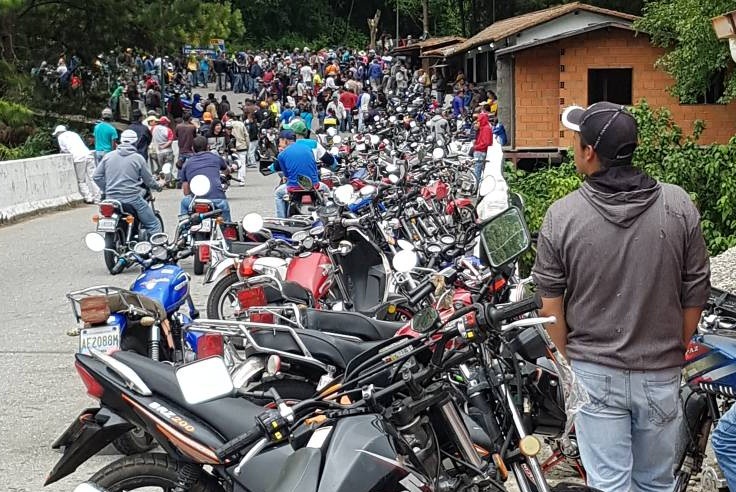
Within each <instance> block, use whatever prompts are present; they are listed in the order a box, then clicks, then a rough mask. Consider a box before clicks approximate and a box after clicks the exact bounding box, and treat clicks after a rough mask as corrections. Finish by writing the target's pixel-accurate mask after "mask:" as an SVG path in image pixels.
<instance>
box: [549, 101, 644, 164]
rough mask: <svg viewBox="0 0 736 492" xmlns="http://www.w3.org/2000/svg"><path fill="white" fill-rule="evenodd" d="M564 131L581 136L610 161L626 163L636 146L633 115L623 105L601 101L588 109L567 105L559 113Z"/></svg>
mask: <svg viewBox="0 0 736 492" xmlns="http://www.w3.org/2000/svg"><path fill="white" fill-rule="evenodd" d="M562 124H563V125H564V126H565V128H569V129H570V130H572V131H575V132H578V133H580V135H582V136H583V138H584V139H585V141H586V142H588V144H589V145H591V146H592V147H593V150H595V151H596V153H597V154H598V155H599V156H601V157H603V158H605V159H607V160H609V161H611V162H613V163H617V162H618V163H621V164H628V163H630V162H631V158H632V156H633V155H634V151H635V150H636V146H637V143H638V138H637V136H638V130H637V127H636V120H635V119H634V116H632V114H631V113H630V112H629V111H628V110H627V109H626V107H625V106H622V105H620V104H614V103H611V102H607V101H603V102H598V103H595V104H591V105H590V106H588V108H587V109H585V108H581V107H580V106H570V107H568V108H565V111H563V112H562Z"/></svg>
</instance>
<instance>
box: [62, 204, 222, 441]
mask: <svg viewBox="0 0 736 492" xmlns="http://www.w3.org/2000/svg"><path fill="white" fill-rule="evenodd" d="M219 213H220V211H219V210H215V211H212V212H209V213H202V214H193V215H191V216H188V217H185V218H184V219H182V220H181V221H180V222H179V225H178V227H177V231H176V235H175V237H174V239H173V240H172V241H171V242H170V241H169V238H168V236H167V235H166V234H165V233H159V234H154V235H153V236H152V237H151V239H150V242H148V241H143V242H139V243H137V244H136V245H135V246H134V248H133V250H132V251H129V252H127V253H125V254H123V255H121V256H120V257H119V258H118V260H117V264H116V267H119V268H120V269H121V270H122V269H123V268H125V267H126V266H128V265H130V264H138V265H140V267H141V274H140V275H138V277H136V279H135V280H134V281H133V284H132V285H131V287H130V289H123V288H120V287H114V286H107V285H102V286H95V287H88V288H86V289H82V290H79V291H75V292H70V293H69V294H67V298H69V301H70V302H71V305H72V311H73V313H74V316H75V318H76V320H77V322H78V323H80V328H79V329H75V330H72V331H70V332H68V333H67V334H68V335H70V336H78V337H79V350H78V352H79V353H84V354H89V353H90V350H91V349H94V350H97V351H101V352H110V351H115V350H131V351H134V352H137V353H139V354H141V355H145V356H147V357H150V358H152V359H154V360H157V361H168V362H183V361H184V354H186V353H188V354H192V353H193V354H196V353H197V352H198V350H199V342H200V338H202V337H203V335H202V334H201V333H199V332H194V331H188V332H187V333H186V335H182V333H183V330H182V327H183V326H185V325H187V324H189V323H191V322H192V320H193V319H196V318H197V317H199V312H198V311H197V309H196V308H195V307H194V302H193V301H192V297H191V293H190V277H189V275H188V274H187V273H186V272H185V271H184V270H183V269H182V268H181V267H180V266H179V265H178V264H177V263H178V261H179V260H181V259H182V258H185V257H187V256H189V255H191V253H192V250H191V248H190V247H189V245H188V241H187V236H188V234H189V230H190V228H191V227H192V226H194V225H197V224H199V223H201V222H202V221H203V220H205V219H207V218H210V217H214V216H216V215H218V214H219ZM104 241H105V240H104V238H103V237H102V236H100V235H99V234H97V233H89V234H87V236H86V237H85V243H86V244H87V247H88V248H89V249H91V250H92V251H96V252H102V251H105V244H104ZM185 304H186V305H187V307H188V309H187V311H186V312H184V311H183V310H182V308H183V307H184V305H185ZM114 444H115V447H116V448H117V449H118V450H119V451H121V452H122V453H124V454H135V453H141V452H145V451H147V450H149V449H151V448H152V447H153V446H154V445H155V443H154V442H153V440H152V438H151V436H149V435H148V434H146V433H145V432H143V431H141V430H139V429H136V430H133V431H130V432H128V433H126V434H124V435H123V436H121V437H120V438H119V439H117V440H116V441H115V443H114Z"/></svg>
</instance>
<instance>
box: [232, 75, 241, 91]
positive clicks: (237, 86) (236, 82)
mask: <svg viewBox="0 0 736 492" xmlns="http://www.w3.org/2000/svg"><path fill="white" fill-rule="evenodd" d="M232 86H233V92H237V93H240V92H243V91H244V89H243V76H242V75H241V74H239V73H234V74H233V82H232Z"/></svg>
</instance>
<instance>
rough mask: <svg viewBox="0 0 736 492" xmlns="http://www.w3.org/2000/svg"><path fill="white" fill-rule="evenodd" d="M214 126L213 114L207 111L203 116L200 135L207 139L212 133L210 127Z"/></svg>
mask: <svg viewBox="0 0 736 492" xmlns="http://www.w3.org/2000/svg"><path fill="white" fill-rule="evenodd" d="M211 126H212V113H210V112H209V111H205V113H204V114H203V115H202V124H201V125H200V126H199V134H200V135H204V136H205V137H206V136H207V135H209V133H210V127H211Z"/></svg>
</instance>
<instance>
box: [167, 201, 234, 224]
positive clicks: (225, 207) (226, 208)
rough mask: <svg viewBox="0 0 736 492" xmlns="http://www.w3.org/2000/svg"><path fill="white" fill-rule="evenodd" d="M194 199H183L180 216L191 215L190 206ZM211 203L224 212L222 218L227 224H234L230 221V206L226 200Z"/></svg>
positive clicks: (180, 205)
mask: <svg viewBox="0 0 736 492" xmlns="http://www.w3.org/2000/svg"><path fill="white" fill-rule="evenodd" d="M193 198H194V197H192V196H189V195H187V196H185V197H184V198H182V199H181V203H180V204H179V215H187V214H189V206H190V205H191V203H192V199H193ZM210 201H211V202H212V204H213V205H214V206H215V208H216V209H218V210H222V218H223V219H224V220H225V222H232V220H231V219H230V204H229V203H228V202H227V199H226V198H217V199H214V200H213V199H210Z"/></svg>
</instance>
